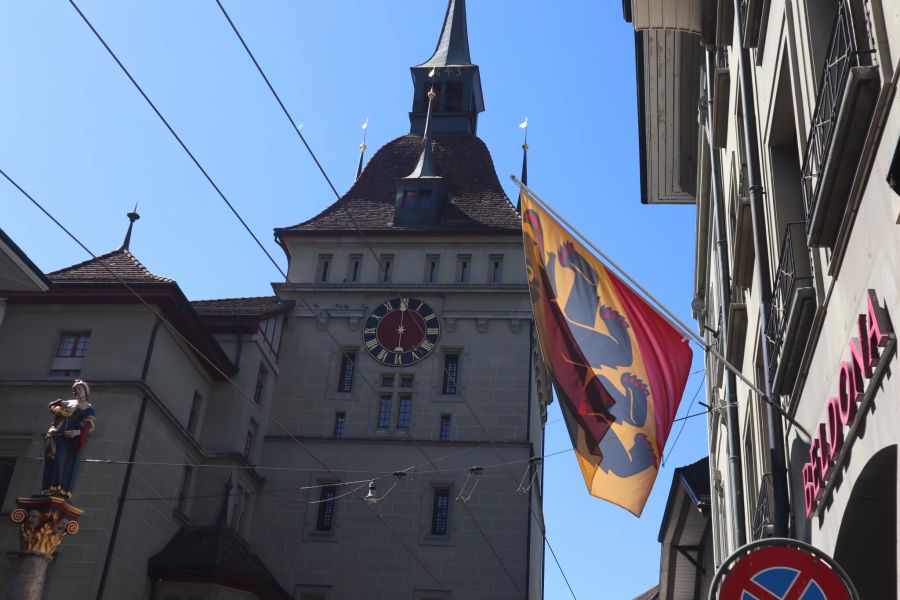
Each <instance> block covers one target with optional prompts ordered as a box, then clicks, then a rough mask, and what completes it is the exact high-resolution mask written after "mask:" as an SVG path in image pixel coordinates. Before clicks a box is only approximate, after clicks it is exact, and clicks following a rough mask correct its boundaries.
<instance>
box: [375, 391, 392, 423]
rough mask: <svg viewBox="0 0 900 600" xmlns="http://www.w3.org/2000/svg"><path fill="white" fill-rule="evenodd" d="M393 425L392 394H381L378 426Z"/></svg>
mask: <svg viewBox="0 0 900 600" xmlns="http://www.w3.org/2000/svg"><path fill="white" fill-rule="evenodd" d="M390 425H391V396H390V394H386V395H383V396H381V402H380V403H379V405H378V427H379V429H385V428H387V427H390Z"/></svg>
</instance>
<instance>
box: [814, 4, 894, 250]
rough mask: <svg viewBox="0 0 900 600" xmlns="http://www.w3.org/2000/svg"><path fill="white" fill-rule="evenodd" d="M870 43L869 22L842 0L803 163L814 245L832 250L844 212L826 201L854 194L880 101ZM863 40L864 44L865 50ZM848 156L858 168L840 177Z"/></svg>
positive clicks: (826, 58)
mask: <svg viewBox="0 0 900 600" xmlns="http://www.w3.org/2000/svg"><path fill="white" fill-rule="evenodd" d="M870 39H871V38H870V36H869V34H868V29H867V27H866V22H865V17H864V16H862V15H859V16H857V15H854V14H853V11H852V8H851V5H850V2H849V1H848V0H841V1H840V2H839V3H838V8H837V15H836V17H835V21H834V25H833V27H832V30H831V39H830V41H829V43H828V51H827V53H826V56H825V66H824V69H823V71H822V79H821V81H820V85H819V92H818V96H817V98H816V109H815V112H814V113H813V118H812V124H811V127H810V131H809V140H808V142H807V145H806V156H805V157H804V161H803V172H802V189H803V201H804V208H805V210H806V228H807V236H808V237H809V244H810V246H830V245H831V243H830V242H831V241H832V240H833V237H834V234H835V230H836V229H837V225H838V224H839V222H840V217H842V216H843V210H840V211H834V210H828V208H829V207H823V197H824V196H825V195H826V194H827V195H829V196H833V197H835V203H837V202H838V201H840V200H841V199H842V198H840V196H843V192H845V191H846V190H849V184H850V181H849V179H852V176H853V174H854V173H855V171H856V169H855V165H856V164H857V163H858V161H859V151H860V149H861V148H860V146H861V144H862V141H863V140H864V137H865V134H866V132H867V131H868V123H869V120H870V118H871V114H872V111H873V110H874V99H875V93H874V91H873V90H872V89H871V88H872V87H873V86H871V82H872V81H873V80H875V79H877V71H876V70H875V68H874V67H872V66H871V65H872V61H873V56H874V50H873V49H872V43H871V41H870ZM860 40H864V43H863V45H862V46H861V45H860ZM866 115H868V117H869V118H865V117H866ZM851 129H852V130H854V131H851ZM835 151H836V152H837V156H834V154H835ZM844 157H846V158H847V160H848V161H850V162H852V163H853V168H852V171H853V173H847V172H846V171H847V169H844V171H845V173H844V174H843V177H840V175H841V173H840V171H841V169H840V166H841V165H840V162H841V160H842V159H843V158H844ZM836 159H837V160H836ZM829 162H833V163H835V164H832V165H829ZM829 167H830V172H828V171H829ZM843 200H846V198H845V197H844V198H843ZM843 204H845V202H844V203H843ZM843 204H842V205H841V208H842V207H843ZM823 208H824V209H825V210H823ZM829 212H830V213H831V214H830V215H829V214H828V213H829ZM826 221H828V222H827V223H826Z"/></svg>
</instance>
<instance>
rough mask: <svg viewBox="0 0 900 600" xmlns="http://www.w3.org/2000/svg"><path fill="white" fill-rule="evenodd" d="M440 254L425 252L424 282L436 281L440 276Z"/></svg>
mask: <svg viewBox="0 0 900 600" xmlns="http://www.w3.org/2000/svg"><path fill="white" fill-rule="evenodd" d="M440 269H441V255H440V254H427V255H426V256H425V277H424V280H425V283H437V282H438V278H439V277H440Z"/></svg>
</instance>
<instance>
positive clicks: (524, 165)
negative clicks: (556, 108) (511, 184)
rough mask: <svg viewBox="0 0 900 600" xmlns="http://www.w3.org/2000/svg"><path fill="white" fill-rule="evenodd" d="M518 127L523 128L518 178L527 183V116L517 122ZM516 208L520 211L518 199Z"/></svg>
mask: <svg viewBox="0 0 900 600" xmlns="http://www.w3.org/2000/svg"><path fill="white" fill-rule="evenodd" d="M519 129H524V130H525V141H523V142H522V176H521V177H520V178H519V180H520V181H521V182H522V183H523V184H525V185H528V117H525V120H524V121H522V122H521V123H519ZM516 210H517V211H519V212H522V201H521V200H519V201H518V202H517V203H516Z"/></svg>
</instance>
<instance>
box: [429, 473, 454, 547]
mask: <svg viewBox="0 0 900 600" xmlns="http://www.w3.org/2000/svg"><path fill="white" fill-rule="evenodd" d="M450 496H451V488H450V486H442V485H435V486H432V488H431V518H430V519H429V521H430V523H431V524H430V526H429V528H428V531H429V533H428V536H429V537H432V538H438V539H447V538H448V537H449V536H450ZM441 500H443V501H444V502H443V509H442V510H443V524H442V527H441V523H440V522H439V521H438V519H439V518H440V517H439V513H438V510H439V509H440V508H441V506H440V501H441Z"/></svg>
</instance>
